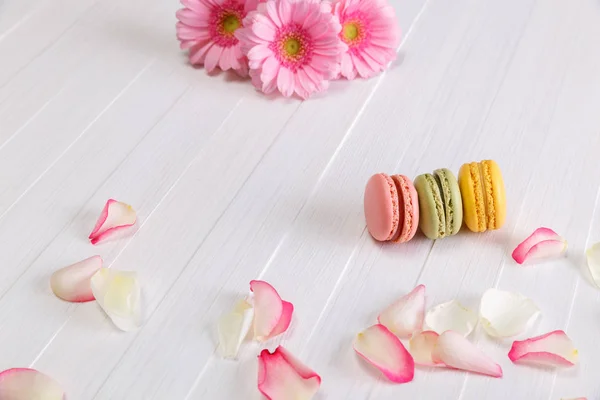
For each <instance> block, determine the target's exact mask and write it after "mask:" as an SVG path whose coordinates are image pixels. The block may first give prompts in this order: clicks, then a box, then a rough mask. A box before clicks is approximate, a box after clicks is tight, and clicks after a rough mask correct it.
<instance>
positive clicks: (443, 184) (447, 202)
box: [434, 170, 454, 235]
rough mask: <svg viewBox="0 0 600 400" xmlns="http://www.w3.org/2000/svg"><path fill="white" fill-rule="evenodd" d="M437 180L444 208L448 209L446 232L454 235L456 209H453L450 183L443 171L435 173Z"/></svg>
mask: <svg viewBox="0 0 600 400" xmlns="http://www.w3.org/2000/svg"><path fill="white" fill-rule="evenodd" d="M434 176H435V180H436V182H437V184H438V186H439V188H440V194H441V196H442V201H443V202H444V208H445V209H446V232H447V234H448V235H450V234H451V233H452V227H453V226H454V209H453V208H452V196H451V194H450V183H449V182H448V177H447V176H446V174H445V173H444V171H442V170H436V171H434Z"/></svg>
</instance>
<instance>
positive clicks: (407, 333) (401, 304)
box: [377, 285, 425, 339]
mask: <svg viewBox="0 0 600 400" xmlns="http://www.w3.org/2000/svg"><path fill="white" fill-rule="evenodd" d="M424 319H425V286H424V285H419V286H417V287H416V288H414V289H413V290H412V291H411V292H410V293H408V294H407V295H405V296H403V297H401V298H400V299H398V300H397V301H396V302H394V303H392V304H390V305H389V306H388V307H387V308H386V309H385V310H383V312H382V313H381V314H379V316H378V317H377V321H378V322H379V323H380V324H382V325H384V326H385V327H387V328H388V329H389V330H390V331H392V332H393V333H394V334H395V335H396V336H398V337H400V338H405V339H408V338H410V337H411V336H412V334H413V333H414V332H417V331H420V330H421V329H422V328H423V320H424Z"/></svg>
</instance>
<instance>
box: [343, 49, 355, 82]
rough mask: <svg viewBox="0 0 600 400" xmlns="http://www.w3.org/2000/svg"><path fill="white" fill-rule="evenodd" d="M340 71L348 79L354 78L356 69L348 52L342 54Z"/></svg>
mask: <svg viewBox="0 0 600 400" xmlns="http://www.w3.org/2000/svg"><path fill="white" fill-rule="evenodd" d="M341 73H342V75H343V76H344V77H345V78H346V79H348V80H352V79H354V78H356V69H354V65H353V64H352V58H351V57H350V54H348V53H344V54H343V55H342V62H341Z"/></svg>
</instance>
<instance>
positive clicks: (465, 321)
mask: <svg viewBox="0 0 600 400" xmlns="http://www.w3.org/2000/svg"><path fill="white" fill-rule="evenodd" d="M425 324H426V325H427V326H428V327H429V328H431V330H432V331H435V332H437V333H438V334H440V335H441V334H442V333H444V332H446V331H454V332H458V333H460V334H461V335H463V336H469V334H470V333H471V332H472V331H473V329H474V328H475V325H477V314H475V313H474V312H473V311H471V310H469V309H468V308H466V307H465V306H463V305H462V304H460V303H459V302H458V300H451V301H449V302H446V303H443V304H439V305H437V306H435V307H433V308H432V309H431V310H429V311H428V312H427V315H426V316H425Z"/></svg>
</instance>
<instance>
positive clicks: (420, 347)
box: [409, 331, 444, 367]
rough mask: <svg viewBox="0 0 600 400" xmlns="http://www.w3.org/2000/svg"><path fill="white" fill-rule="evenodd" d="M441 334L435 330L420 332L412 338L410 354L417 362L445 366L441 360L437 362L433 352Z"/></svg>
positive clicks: (431, 365) (429, 365)
mask: <svg viewBox="0 0 600 400" xmlns="http://www.w3.org/2000/svg"><path fill="white" fill-rule="evenodd" d="M439 336H440V335H438V334H437V333H435V332H434V331H425V332H419V333H417V334H415V335H413V337H412V338H410V342H409V344H410V354H411V355H412V356H413V359H414V360H415V364H419V365H426V366H428V367H433V366H444V364H443V363H441V362H435V361H433V359H432V358H431V354H432V352H433V349H434V348H435V345H436V344H437V341H438V338H439Z"/></svg>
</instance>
